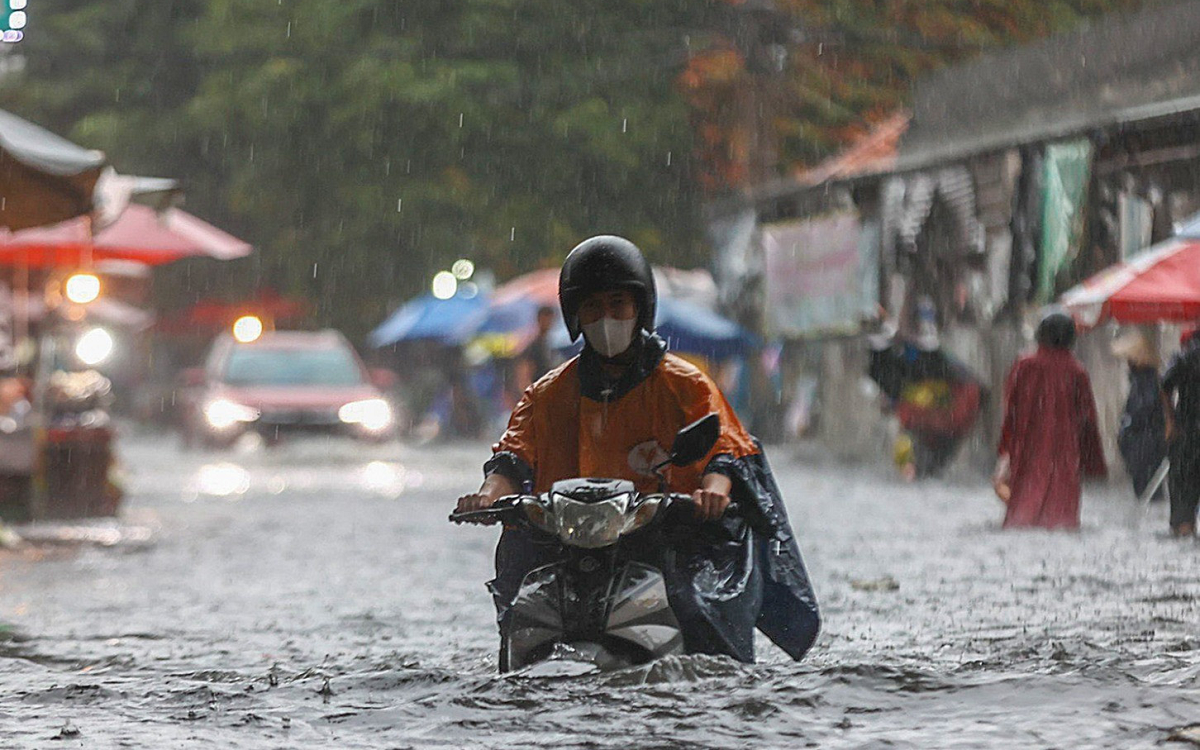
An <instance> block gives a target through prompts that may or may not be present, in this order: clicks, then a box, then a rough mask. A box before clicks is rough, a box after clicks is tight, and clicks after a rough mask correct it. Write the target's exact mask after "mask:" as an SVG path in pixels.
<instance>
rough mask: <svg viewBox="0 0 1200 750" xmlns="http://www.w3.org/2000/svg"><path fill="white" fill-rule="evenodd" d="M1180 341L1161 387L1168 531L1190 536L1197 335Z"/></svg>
mask: <svg viewBox="0 0 1200 750" xmlns="http://www.w3.org/2000/svg"><path fill="white" fill-rule="evenodd" d="M1181 343H1182V345H1183V348H1182V349H1181V350H1180V352H1179V353H1178V354H1176V355H1175V357H1174V358H1173V359H1172V360H1171V364H1170V366H1168V367H1167V371H1166V372H1165V373H1163V382H1162V390H1163V394H1164V402H1165V403H1164V406H1165V407H1166V408H1165V409H1164V411H1165V415H1166V422H1167V427H1166V430H1165V434H1166V438H1167V446H1168V447H1167V451H1168V455H1169V457H1170V459H1171V471H1170V473H1169V474H1168V480H1167V481H1168V482H1169V483H1170V487H1169V489H1170V495H1171V520H1170V524H1171V533H1172V534H1173V535H1174V536H1179V537H1191V536H1193V535H1194V534H1195V533H1196V506H1197V503H1198V501H1200V336H1197V335H1196V331H1195V330H1190V331H1187V332H1186V333H1185V334H1184V336H1183V338H1182V341H1181Z"/></svg>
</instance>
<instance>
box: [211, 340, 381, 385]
mask: <svg viewBox="0 0 1200 750" xmlns="http://www.w3.org/2000/svg"><path fill="white" fill-rule="evenodd" d="M362 380H363V378H362V371H361V370H360V369H359V367H358V363H356V362H355V361H354V358H353V357H352V356H350V353H349V352H347V351H345V350H342V349H264V348H261V347H242V348H237V349H234V350H233V352H231V353H230V355H229V363H228V364H227V365H226V367H225V382H226V383H228V384H230V385H276V386H305V385H322V386H330V385H332V386H337V385H358V384H359V383H361V382H362Z"/></svg>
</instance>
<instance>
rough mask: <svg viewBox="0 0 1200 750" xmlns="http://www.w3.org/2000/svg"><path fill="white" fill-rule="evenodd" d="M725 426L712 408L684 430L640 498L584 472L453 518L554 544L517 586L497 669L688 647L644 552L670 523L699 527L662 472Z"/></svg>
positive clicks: (605, 664) (646, 656) (704, 447)
mask: <svg viewBox="0 0 1200 750" xmlns="http://www.w3.org/2000/svg"><path fill="white" fill-rule="evenodd" d="M719 432H720V421H719V418H718V417H717V415H716V414H709V415H708V416H707V417H704V418H703V419H700V420H697V421H696V422H694V423H692V424H690V425H688V426H687V427H684V428H683V429H682V430H680V431H679V433H678V434H677V435H676V436H675V440H674V442H673V444H672V447H671V452H670V455H669V456H668V457H667V458H666V459H665V460H664V461H662V462H661V463H659V464H657V465H656V466H654V467H653V471H654V473H655V475H656V476H657V477H658V479H659V490H660V491H659V492H658V493H656V494H640V493H639V492H638V491H637V490H636V489H635V487H634V484H633V482H630V481H628V480H623V479H604V478H596V477H583V478H576V479H566V480H563V481H559V482H555V483H554V485H553V486H552V487H551V488H550V491H549V492H543V493H541V494H538V495H508V496H505V497H502V498H500V499H499V500H497V501H496V503H495V504H494V505H493V506H492V507H490V508H486V509H483V510H475V511H466V512H461V513H452V514H451V515H450V520H451V521H453V522H455V523H464V522H476V523H479V522H493V521H500V522H503V523H506V524H516V525H520V526H523V527H525V528H527V529H529V530H531V532H532V533H533V534H534V535H535V537H537V536H540V537H541V541H545V542H548V543H550V544H551V545H553V546H554V548H555V549H556V554H555V557H556V559H555V560H554V561H553V562H551V563H550V564H547V565H543V566H541V567H538V568H535V569H534V570H531V571H530V572H529V573H528V574H526V575H525V577H524V580H523V581H522V582H521V586H520V589H519V590H518V593H517V596H516V598H515V600H514V601H513V604H512V607H511V609H510V611H509V612H508V616H507V617H506V618H505V625H504V626H503V627H502V633H501V647H500V671H501V672H511V671H514V670H520V669H525V668H526V667H530V666H531V665H535V664H539V663H546V662H574V663H578V664H581V665H583V666H585V667H588V668H591V669H599V670H604V671H608V670H612V669H621V668H625V667H630V666H635V665H639V664H645V663H647V662H650V661H652V660H655V659H659V658H662V657H664V656H670V655H674V654H682V653H684V644H683V636H682V633H681V630H680V626H679V621H678V619H677V617H676V614H675V612H674V610H673V609H672V607H671V603H670V601H669V599H668V597H667V586H666V582H665V579H664V577H663V574H662V571H661V570H659V569H658V568H657V567H655V566H654V565H653V564H651V563H650V562H648V561H647V558H652V555H649V554H646V552H647V551H649V550H654V549H657V548H661V547H660V546H659V538H660V536H661V534H660V532H662V531H663V530H664V529H665V528H668V527H671V526H675V525H678V524H681V523H688V522H690V523H693V524H694V523H696V521H695V520H694V516H693V513H692V507H693V506H692V499H691V496H690V495H683V494H679V493H671V492H668V491H667V486H666V479H665V478H664V476H663V474H662V472H661V469H662V468H663V467H665V466H666V465H667V464H672V465H675V466H687V465H689V464H692V463H695V462H696V461H699V460H700V459H702V458H704V457H705V456H706V455H708V452H709V451H710V450H711V449H712V447H713V445H715V444H716V441H717V437H718V435H719ZM680 511H686V512H680Z"/></svg>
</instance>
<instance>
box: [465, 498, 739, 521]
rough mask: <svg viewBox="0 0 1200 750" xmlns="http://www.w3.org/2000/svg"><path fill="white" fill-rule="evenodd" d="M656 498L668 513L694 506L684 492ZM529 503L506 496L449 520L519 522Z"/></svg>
mask: <svg viewBox="0 0 1200 750" xmlns="http://www.w3.org/2000/svg"><path fill="white" fill-rule="evenodd" d="M654 497H660V498H662V503H663V504H662V506H661V510H662V511H667V510H669V509H670V508H672V507H673V506H675V505H677V504H678V503H687V504H689V505H691V504H692V496H691V495H688V494H685V493H682V492H668V493H654V494H651V495H646V496H645V499H647V500H649V499H651V498H654ZM527 501H533V502H536V501H537V496H536V495H504V496H503V497H500V498H497V499H496V502H495V503H493V504H492V507H490V508H480V509H479V510H467V511H461V512H460V511H455V512H454V513H451V514H450V516H449V518H448V520H449V521H451V522H453V523H477V522H481V521H485V520H488V519H495V520H497V521H502V522H503V521H519V520H524V519H525V514H524V512H523V511H522V509H521V505H522V504H523V503H524V502H527ZM726 512H727V513H730V514H736V512H737V511H736V509H735V508H734V507H733V506H730V508H729V510H728V511H726Z"/></svg>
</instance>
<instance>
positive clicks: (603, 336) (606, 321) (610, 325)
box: [583, 318, 637, 357]
mask: <svg viewBox="0 0 1200 750" xmlns="http://www.w3.org/2000/svg"><path fill="white" fill-rule="evenodd" d="M636 326H637V318H630V319H629V320H617V319H616V318H601V319H600V320H597V321H596V322H595V323H588V324H587V325H585V326H583V337H584V338H585V339H587V342H588V343H589V344H591V346H592V348H593V349H595V350H596V353H597V354H599V355H600V356H602V357H615V356H617V355H618V354H620V353H621V352H623V351H625V350H626V349H628V348H629V345H630V344H632V343H633V331H634V328H635V327H636Z"/></svg>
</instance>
